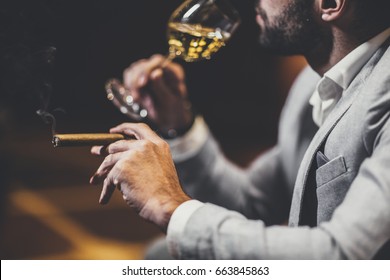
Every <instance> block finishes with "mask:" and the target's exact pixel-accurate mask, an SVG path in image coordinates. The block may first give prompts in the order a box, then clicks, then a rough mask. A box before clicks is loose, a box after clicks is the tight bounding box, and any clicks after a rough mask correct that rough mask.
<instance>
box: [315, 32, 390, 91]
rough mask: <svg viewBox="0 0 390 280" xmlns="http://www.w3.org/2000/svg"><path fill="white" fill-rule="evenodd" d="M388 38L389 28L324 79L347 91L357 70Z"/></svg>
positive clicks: (345, 58) (353, 52)
mask: <svg viewBox="0 0 390 280" xmlns="http://www.w3.org/2000/svg"><path fill="white" fill-rule="evenodd" d="M389 37H390V27H389V28H387V29H386V30H384V31H383V32H381V33H380V34H378V35H376V36H375V37H373V38H372V39H370V40H369V41H367V42H365V43H363V44H361V45H360V46H359V47H357V48H356V49H354V50H353V51H352V52H350V53H349V54H348V55H347V56H345V57H344V58H343V59H342V60H340V61H339V62H338V63H337V64H336V65H335V66H333V67H332V68H331V69H330V70H328V72H326V73H325V74H324V77H328V78H329V79H331V80H332V81H333V82H335V83H336V84H338V85H339V86H340V87H341V88H342V89H343V90H345V89H347V88H348V86H349V85H350V83H351V82H352V80H353V79H354V77H355V76H356V74H357V73H358V72H359V70H360V69H361V68H362V67H363V66H364V64H366V63H367V61H368V60H369V59H370V57H371V56H372V55H373V54H374V53H375V52H376V51H377V50H378V49H379V47H380V46H381V45H382V44H383V43H384V42H385V41H386V40H387V38H389ZM320 95H321V92H320ZM321 97H322V96H321Z"/></svg>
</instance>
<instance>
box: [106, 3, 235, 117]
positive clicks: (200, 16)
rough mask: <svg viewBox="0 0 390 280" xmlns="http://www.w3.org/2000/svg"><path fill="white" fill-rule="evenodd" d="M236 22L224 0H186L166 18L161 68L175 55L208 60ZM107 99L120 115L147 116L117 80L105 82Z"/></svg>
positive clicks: (184, 58) (226, 39) (227, 36)
mask: <svg viewBox="0 0 390 280" xmlns="http://www.w3.org/2000/svg"><path fill="white" fill-rule="evenodd" d="M239 23H240V17H239V15H238V12H237V11H236V10H235V9H234V8H233V7H232V6H231V5H230V3H229V2H228V0H187V1H185V2H183V3H182V4H181V5H180V6H179V7H178V8H177V9H176V10H175V11H174V12H173V13H172V15H171V17H170V18H169V21H168V28H167V40H168V45H169V52H168V54H167V55H166V59H165V61H164V62H163V64H162V66H161V67H165V66H166V65H167V64H168V63H169V62H170V61H172V60H173V59H175V58H181V59H183V60H184V61H186V62H194V61H199V60H204V59H210V58H211V56H212V55H213V54H215V53H216V52H217V51H218V50H219V49H220V48H221V47H223V46H225V44H226V42H227V41H228V40H229V39H230V37H231V36H232V34H233V32H234V31H235V30H236V28H237V27H238V25H239ZM106 91H107V98H108V99H109V100H111V101H112V102H113V103H114V104H115V105H116V106H117V107H118V108H119V109H120V111H121V112H122V113H123V114H126V115H128V116H130V117H131V118H133V119H136V120H142V119H143V118H145V117H146V116H147V115H148V112H147V111H146V109H143V108H141V106H140V105H139V104H138V103H136V102H134V100H133V98H132V96H131V92H130V91H129V90H128V89H126V88H125V87H124V86H123V85H122V84H121V82H120V81H119V80H117V79H111V80H109V81H108V82H107V83H106Z"/></svg>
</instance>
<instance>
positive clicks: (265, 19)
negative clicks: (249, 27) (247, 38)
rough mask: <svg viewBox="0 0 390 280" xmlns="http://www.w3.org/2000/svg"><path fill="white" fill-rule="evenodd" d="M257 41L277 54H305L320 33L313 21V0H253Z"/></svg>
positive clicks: (316, 42)
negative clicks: (255, 13)
mask: <svg viewBox="0 0 390 280" xmlns="http://www.w3.org/2000/svg"><path fill="white" fill-rule="evenodd" d="M256 1H257V2H256V6H255V8H256V12H257V16H256V20H257V23H258V25H259V26H260V44H261V45H262V46H263V47H264V48H266V49H269V50H271V51H272V52H275V53H278V54H287V55H295V54H303V55H304V54H306V53H307V52H309V51H310V50H311V49H313V48H314V47H316V46H317V44H318V43H319V41H320V38H321V36H323V35H324V34H322V30H321V27H320V25H319V23H318V22H316V21H315V20H314V14H315V13H314V1H315V0H256Z"/></svg>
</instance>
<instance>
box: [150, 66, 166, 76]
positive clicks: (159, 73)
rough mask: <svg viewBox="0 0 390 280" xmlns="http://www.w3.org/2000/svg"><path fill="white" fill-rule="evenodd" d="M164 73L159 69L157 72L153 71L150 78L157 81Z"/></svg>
mask: <svg viewBox="0 0 390 280" xmlns="http://www.w3.org/2000/svg"><path fill="white" fill-rule="evenodd" d="M162 73H163V71H162V70H161V69H160V68H158V69H156V70H153V72H152V73H151V74H150V77H151V78H152V79H156V78H158V77H159V76H161V75H162Z"/></svg>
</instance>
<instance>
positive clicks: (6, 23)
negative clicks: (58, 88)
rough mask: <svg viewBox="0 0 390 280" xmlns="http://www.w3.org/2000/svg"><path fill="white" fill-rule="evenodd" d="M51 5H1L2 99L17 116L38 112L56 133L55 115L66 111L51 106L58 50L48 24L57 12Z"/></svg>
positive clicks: (19, 0)
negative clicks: (52, 41)
mask: <svg viewBox="0 0 390 280" xmlns="http://www.w3.org/2000/svg"><path fill="white" fill-rule="evenodd" d="M48 4H49V3H48V2H45V1H41V0H38V1H26V0H5V1H4V2H3V1H2V3H1V4H0V71H1V73H0V74H1V77H2V83H0V91H1V92H2V93H3V96H2V97H1V99H2V100H0V101H1V103H3V104H6V105H7V106H9V108H12V110H13V111H14V115H24V114H26V113H27V114H29V113H32V114H33V112H34V111H36V113H37V114H38V115H39V116H40V117H41V118H42V120H43V121H44V122H45V123H46V124H50V125H51V127H52V132H54V131H55V129H56V120H55V117H54V115H53V114H54V112H58V111H62V110H61V109H54V110H51V109H50V100H51V96H52V93H53V87H52V81H53V76H54V73H53V72H54V62H55V57H56V51H57V49H56V47H55V46H54V44H53V43H51V42H50V41H51V40H50V38H51V37H52V35H51V34H50V32H48V31H49V30H50V29H48V26H52V25H53V21H54V19H55V14H54V12H53V10H52V9H51V8H50V6H49V5H48ZM21 100H22V101H23V102H20V101H21ZM34 108H36V109H35V110H34ZM30 110H33V111H32V112H30Z"/></svg>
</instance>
